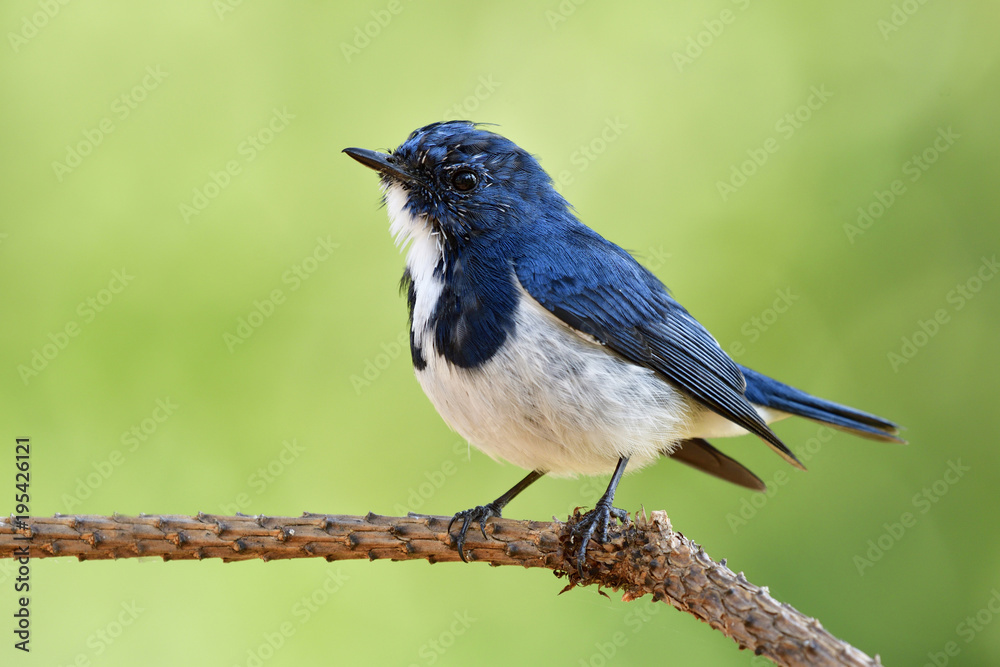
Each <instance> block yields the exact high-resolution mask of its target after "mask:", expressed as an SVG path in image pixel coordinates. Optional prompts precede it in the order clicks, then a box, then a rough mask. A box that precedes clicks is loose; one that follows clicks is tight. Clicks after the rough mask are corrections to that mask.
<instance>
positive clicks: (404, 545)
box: [0, 512, 881, 665]
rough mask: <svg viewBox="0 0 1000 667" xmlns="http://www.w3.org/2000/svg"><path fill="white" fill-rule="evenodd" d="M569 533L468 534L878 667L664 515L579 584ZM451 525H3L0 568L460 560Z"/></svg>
mask: <svg viewBox="0 0 1000 667" xmlns="http://www.w3.org/2000/svg"><path fill="white" fill-rule="evenodd" d="M578 518H579V515H574V516H573V517H571V518H570V521H569V523H562V522H558V521H552V522H540V521H513V520H510V519H493V520H491V521H490V522H489V523H488V524H487V530H488V532H489V533H490V539H483V537H482V535H480V534H479V532H478V530H470V531H469V535H468V542H467V543H466V544H467V549H471V557H470V558H471V559H472V560H477V561H484V562H487V563H490V564H491V565H521V566H523V567H544V568H549V569H551V570H554V571H555V573H556V576H561V577H567V578H568V580H569V585H568V586H567V587H566V589H565V590H568V589H570V588H573V587H574V586H577V585H586V584H597V585H598V586H599V587H604V588H610V589H613V590H622V591H624V595H623V599H624V600H625V601H631V600H635V599H637V598H640V597H642V596H644V595H647V594H650V595H652V596H653V599H654V600H657V601H660V602H668V603H669V604H671V605H673V606H674V607H676V608H677V609H680V610H682V611H686V612H688V613H690V614H693V615H694V616H696V617H697V618H699V619H701V620H702V621H705V622H706V623H708V624H709V625H711V626H712V627H713V628H715V629H716V630H718V631H719V632H722V633H723V634H725V635H726V636H727V637H730V638H731V639H733V641H735V642H736V643H737V644H738V645H739V646H740V648H741V649H749V650H752V651H754V652H755V653H756V654H758V655H763V656H766V657H768V658H770V659H771V660H773V661H774V662H776V663H778V664H779V665H880V664H881V663H880V662H879V660H878V657H876V658H874V659H873V658H870V657H869V656H867V655H865V654H864V653H863V652H861V651H859V650H858V649H856V648H854V647H853V646H851V645H850V644H847V643H845V642H843V641H841V640H839V639H837V638H835V637H834V636H833V635H831V634H830V633H828V632H827V631H826V630H824V629H823V627H822V626H821V625H820V624H819V622H818V621H817V620H815V619H813V618H809V617H808V616H804V615H803V614H801V613H800V612H798V611H797V610H795V609H794V608H792V607H791V606H789V605H787V604H783V603H780V602H778V601H777V600H775V599H774V598H772V597H771V595H770V594H769V593H768V591H767V589H766V588H760V587H758V586H755V585H753V584H751V583H750V582H748V581H747V580H746V578H745V577H744V576H743V573H742V572H741V573H739V574H734V573H733V571H732V570H730V569H729V568H728V567H726V563H725V561H722V563H716V562H714V561H713V560H712V559H711V558H709V557H708V555H707V554H706V553H705V551H704V549H702V548H701V546H699V545H698V544H695V543H694V542H692V541H691V540H689V539H687V538H686V537H684V536H683V535H681V534H680V533H677V532H674V531H673V529H672V528H671V526H670V521H669V519H668V518H667V515H666V513H665V512H653V513H652V515H651V517H650V518H649V519H647V518H646V517H645V515H644V514H643V515H641V516H637V517H636V521H635V522H634V523H631V524H630V525H629V526H628V527H626V528H623V529H622V530H621V531H620V532H617V533H615V534H613V535H612V539H611V540H610V541H609V542H608V543H607V544H603V545H596V544H594V543H592V546H591V548H590V551H589V552H588V559H587V564H586V568H585V572H586V577H585V578H583V579H581V577H580V575H579V574H578V573H577V569H576V562H575V560H568V559H567V558H566V553H568V552H569V553H571V552H572V549H566V546H567V542H568V541H569V539H570V538H569V530H568V529H569V528H570V527H571V526H572V525H573V523H574V522H575V521H576V520H578ZM449 521H450V517H439V516H419V515H410V516H408V517H387V516H378V515H375V514H368V515H367V516H363V517H362V516H333V515H325V514H309V513H307V514H304V515H303V516H301V517H294V518H293V517H265V516H242V515H238V516H216V515H209V514H199V515H198V516H196V517H189V516H153V515H140V516H138V517H129V516H119V515H117V514H115V515H113V516H110V517H106V516H62V515H58V514H57V515H56V516H54V517H51V518H50V517H30V518H27V519H24V520H23V521H22V522H21V523H16V522H15V521H14V518H13V517H11V518H10V519H8V520H6V521H3V520H0V558H17V557H18V555H19V554H22V553H23V551H20V552H19V551H18V549H23V548H24V547H27V549H28V554H29V558H54V557H65V556H75V557H76V558H78V559H79V560H102V559H109V558H115V559H117V558H140V557H150V556H154V557H155V556H158V557H160V558H162V559H163V560H193V559H197V560H201V559H203V558H221V559H222V560H223V561H226V562H231V561H239V560H249V559H255V558H260V559H263V560H265V561H267V560H277V559H285V558H326V559H327V560H329V561H334V560H348V559H359V558H367V559H370V560H376V559H383V558H389V559H392V560H427V561H429V562H431V563H440V562H451V561H457V560H459V557H458V552H457V551H456V550H455V547H454V541H453V539H452V538H451V536H450V535H449V534H448V522H449Z"/></svg>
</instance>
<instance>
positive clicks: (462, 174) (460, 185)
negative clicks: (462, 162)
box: [451, 169, 479, 192]
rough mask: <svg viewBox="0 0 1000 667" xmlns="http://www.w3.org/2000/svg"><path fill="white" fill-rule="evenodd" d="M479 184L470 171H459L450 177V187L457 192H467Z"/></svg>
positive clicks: (474, 174)
mask: <svg viewBox="0 0 1000 667" xmlns="http://www.w3.org/2000/svg"><path fill="white" fill-rule="evenodd" d="M478 184H479V177H478V176H476V172H474V171H472V170H471V169H459V170H458V171H456V172H455V173H454V174H452V175H451V185H452V187H453V188H455V189H456V190H458V191H459V192H468V191H469V190H471V189H472V188H474V187H476V185H478Z"/></svg>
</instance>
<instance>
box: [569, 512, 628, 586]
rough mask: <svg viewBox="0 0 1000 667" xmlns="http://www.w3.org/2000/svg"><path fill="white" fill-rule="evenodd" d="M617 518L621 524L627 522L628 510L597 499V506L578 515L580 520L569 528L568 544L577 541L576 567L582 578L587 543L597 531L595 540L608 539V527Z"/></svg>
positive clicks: (603, 541)
mask: <svg viewBox="0 0 1000 667" xmlns="http://www.w3.org/2000/svg"><path fill="white" fill-rule="evenodd" d="M615 519H618V520H619V521H621V522H622V525H623V526H627V525H628V523H629V520H628V512H626V511H625V510H622V509H618V508H617V507H612V506H611V503H610V502H604V500H603V499H602V500H599V501H598V502H597V506H596V507H595V508H594V509H592V510H590V511H589V512H587V513H586V514H584V515H583V516H582V517H580V520H579V521H578V522H577V523H576V524H574V525H573V528H572V529H571V530H570V544H574V543H577V542H579V546H577V548H576V569H577V571H578V572H579V573H580V577H581V578H584V573H583V565H584V563H585V562H586V561H587V545H589V544H590V540H591V538H592V537H594V533H595V532H596V533H597V541H598V542H600V543H601V544H604V543H605V542H607V541H608V527H609V525H610V524H613V523H614V520H615Z"/></svg>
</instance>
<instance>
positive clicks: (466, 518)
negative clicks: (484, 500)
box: [448, 503, 500, 563]
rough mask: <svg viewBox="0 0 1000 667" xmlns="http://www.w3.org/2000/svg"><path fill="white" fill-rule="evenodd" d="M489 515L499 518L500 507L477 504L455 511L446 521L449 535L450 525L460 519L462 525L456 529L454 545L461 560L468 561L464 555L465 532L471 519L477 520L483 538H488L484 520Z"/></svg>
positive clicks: (467, 530) (490, 504)
mask: <svg viewBox="0 0 1000 667" xmlns="http://www.w3.org/2000/svg"><path fill="white" fill-rule="evenodd" d="M490 517H497V518H500V509H499V508H497V507H496V506H495V505H494V504H493V503H489V504H486V505H479V506H477V507H473V508H472V509H468V510H462V511H461V512H457V513H456V514H455V516H453V517H452V518H451V521H449V522H448V534H449V535H451V527H452V526H453V525H454V524H455V522H456V521H458V520H459V519H461V520H462V527H461V528H459V529H458V535H457V536H456V537H455V546H456V547H457V548H458V555H459V557H460V558H461V559H462V562H464V563H468V562H469V559H467V558H466V557H465V534H466V533H467V532H469V525H471V524H472V522H473V521H478V522H479V530H480V532H482V534H483V538H484V539H489V536H488V535H487V534H486V520H487V519H489V518H490Z"/></svg>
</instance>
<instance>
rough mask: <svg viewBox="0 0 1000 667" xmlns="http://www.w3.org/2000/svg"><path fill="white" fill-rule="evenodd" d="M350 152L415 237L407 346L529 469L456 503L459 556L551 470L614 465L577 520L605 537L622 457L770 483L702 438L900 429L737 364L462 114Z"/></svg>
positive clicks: (448, 410)
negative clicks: (488, 497) (789, 422)
mask: <svg viewBox="0 0 1000 667" xmlns="http://www.w3.org/2000/svg"><path fill="white" fill-rule="evenodd" d="M344 152H345V153H347V154H348V155H350V156H351V157H352V158H354V159H355V160H357V161H358V162H360V163H362V164H364V165H365V166H367V167H370V168H372V169H374V170H376V171H377V172H378V173H379V174H380V175H381V188H382V191H383V194H384V200H385V205H386V208H387V209H388V213H389V220H390V222H391V224H390V231H391V233H392V234H393V235H394V237H395V240H396V244H397V245H398V246H400V247H401V248H405V249H406V271H405V272H404V274H403V280H402V287H403V289H405V290H406V291H407V305H408V307H409V319H410V350H411V354H412V358H413V368H414V370H415V372H416V376H417V379H418V381H419V382H420V385H421V387H423V390H424V392H426V394H427V396H428V397H429V398H430V400H431V402H432V403H433V404H434V406H435V407H436V408H437V410H438V412H439V413H440V414H441V416H442V417H443V418H444V420H445V421H446V422H447V423H448V424H449V425H450V426H451V427H452V428H453V429H455V430H456V431H458V433H459V434H461V435H462V436H463V437H464V438H466V439H467V440H468V441H469V442H470V443H472V444H473V445H475V446H476V447H478V448H479V449H481V450H482V451H484V452H486V453H487V454H489V455H490V456H492V457H494V458H499V459H504V460H506V461H509V462H511V463H513V464H515V465H517V466H520V467H522V468H525V469H528V470H531V473H530V474H529V475H528V476H527V477H525V478H524V479H523V480H522V481H521V482H519V483H518V484H517V485H516V486H514V487H513V488H512V489H510V490H509V491H508V492H507V493H505V494H503V495H502V496H500V497H499V498H497V499H496V500H494V501H493V502H490V503H487V504H486V505H480V506H478V507H474V508H472V509H469V510H465V511H462V512H458V513H457V514H456V515H455V517H454V519H453V521H452V523H454V522H455V521H457V520H461V528H460V530H459V532H458V534H457V536H456V538H455V542H456V546H457V548H458V550H459V554H460V555H461V557H462V559H463V560H465V559H466V554H465V549H464V545H465V537H466V533H467V531H468V529H469V526H470V524H471V523H472V522H474V521H475V522H478V523H479V526H480V530H482V531H483V535H484V536H485V535H486V532H485V525H486V521H487V519H489V518H490V517H499V516H500V515H501V512H502V510H503V508H504V507H505V506H506V505H507V503H509V502H510V501H511V500H512V499H513V498H514V496H516V495H517V494H518V493H520V492H521V491H523V490H524V489H525V488H527V487H528V486H529V485H530V484H532V483H533V482H535V481H536V480H538V479H539V478H540V477H542V476H543V475H545V474H552V475H577V474H585V475H599V474H607V473H612V478H611V482H610V484H609V485H608V489H607V491H606V492H605V493H604V495H603V496H601V498H600V500H598V502H597V504H596V506H595V507H594V509H593V510H591V511H590V512H587V513H586V514H585V515H584V516H583V517H582V518H581V520H580V521H579V522H578V523H577V524H576V526H575V528H574V531H575V532H574V534H573V544H574V549H575V555H576V559H577V564H578V567H579V569H580V571H581V574H582V572H583V566H584V563H585V557H586V549H587V544H588V543H589V541H590V539H591V538H592V537H594V535H595V534H596V536H597V538H598V539H599V540H601V541H602V542H603V541H606V540H607V532H608V528H609V525H613V523H614V520H615V519H618V520H621V521H622V522H623V523H624V522H627V521H628V515H627V513H626V512H624V511H622V510H620V509H617V508H615V507H614V506H613V501H614V496H615V489H616V488H617V486H618V483H619V480H620V479H621V476H622V474H623V473H624V472H625V467H626V465H627V466H628V467H629V470H630V471H631V470H637V469H639V468H641V467H643V466H646V465H649V464H650V463H653V462H654V461H656V460H657V459H658V458H659V457H661V456H670V457H671V458H674V459H677V460H679V461H682V462H684V463H687V464H689V465H691V466H694V467H695V468H698V469H701V470H703V471H705V472H707V473H709V474H712V475H716V476H718V477H720V478H722V479H725V480H728V481H730V482H733V483H736V484H739V485H741V486H745V487H748V488H751V489H756V490H762V489H764V484H763V482H761V480H760V479H759V478H758V477H757V476H756V475H754V474H753V473H752V472H750V471H749V470H747V469H746V468H745V467H744V466H742V465H741V464H740V463H738V462H736V461H735V460H733V459H732V458H730V457H728V456H726V455H725V454H723V453H722V452H720V451H718V450H717V449H715V448H714V447H712V445H710V444H709V443H708V441H707V438H721V437H728V436H735V435H742V434H745V433H753V434H754V435H756V436H758V437H759V438H761V439H762V440H763V441H764V442H766V443H767V444H768V445H769V446H770V447H771V448H772V449H774V451H775V452H777V453H778V454H779V455H781V456H782V458H784V459H785V460H786V461H788V462H789V463H790V464H792V465H794V466H796V467H799V468H802V467H803V466H802V464H801V463H800V462H799V461H798V459H796V458H795V455H794V454H793V453H792V452H791V451H790V450H789V449H788V448H787V447H786V446H785V445H784V443H782V441H781V440H780V439H779V438H778V436H777V435H775V434H774V432H773V431H772V430H771V428H770V427H769V426H768V424H769V423H770V422H773V421H776V420H778V419H782V418H784V417H787V416H789V415H798V416H801V417H806V418H808V419H812V420H814V421H817V422H820V423H823V424H827V425H829V426H832V427H834V428H838V429H842V430H845V431H849V432H851V433H854V434H856V435H860V436H862V437H866V438H871V439H873V440H882V441H893V442H903V441H902V440H901V439H900V438H899V437H897V434H898V432H899V429H898V427H897V426H896V425H895V424H893V423H892V422H889V421H887V420H885V419H882V418H880V417H877V416H875V415H871V414H868V413H865V412H861V411H859V410H855V409H853V408H849V407H846V406H843V405H838V404H836V403H831V402H829V401H825V400H823V399H820V398H816V397H814V396H811V395H809V394H807V393H805V392H803V391H800V390H798V389H795V388H793V387H790V386H788V385H786V384H782V383H781V382H778V381H777V380H773V379H771V378H769V377H767V376H765V375H762V374H760V373H757V372H756V371H752V370H750V369H749V368H745V367H743V366H741V365H739V364H737V363H735V362H734V361H733V360H732V359H731V358H730V357H729V356H728V355H727V354H726V353H725V352H724V351H723V350H722V348H721V347H720V346H719V344H718V342H717V341H716V340H715V338H713V337H712V335H711V334H709V333H708V331H706V330H705V328H704V327H702V325H701V324H699V323H698V321H697V320H695V319H694V318H693V317H692V316H691V315H690V314H689V313H688V311H687V310H685V309H684V307H683V306H681V305H680V304H679V303H678V302H677V301H675V300H674V298H673V297H672V296H671V295H670V292H669V291H668V290H667V288H666V287H665V286H664V285H663V283H662V282H660V280H659V279H658V278H657V277H656V276H654V275H653V274H652V273H651V272H650V271H648V270H647V269H646V268H644V267H643V266H642V265H640V264H639V263H638V262H637V261H636V260H635V259H634V258H633V257H632V256H631V255H629V254H628V253H627V252H626V251H625V250H623V249H622V248H620V247H618V246H617V245H615V244H614V243H611V242H610V241H607V240H606V239H604V238H603V237H602V236H600V235H599V234H598V233H597V232H595V231H593V230H592V229H590V228H589V227H587V226H585V225H584V224H582V223H581V222H580V221H579V220H577V218H576V217H575V216H574V214H573V210H572V208H571V206H570V205H569V203H568V202H567V201H566V200H565V199H563V198H562V196H560V195H559V193H558V192H556V190H555V188H554V187H553V184H552V179H551V178H549V176H548V174H546V173H545V171H544V170H543V169H542V168H541V167H540V166H539V164H538V162H537V161H536V160H535V158H534V157H532V156H531V155H530V154H529V153H527V152H526V151H524V150H523V149H521V148H520V147H518V146H517V145H516V144H514V143H513V142H511V141H510V140H508V139H506V138H504V137H502V136H500V135H498V134H495V133H492V132H489V131H486V130H484V129H482V128H481V127H479V126H477V125H476V124H474V123H472V122H469V121H450V122H443V123H433V124H431V125H428V126H426V127H422V128H420V129H419V130H416V131H415V132H413V133H412V134H410V136H409V137H408V138H407V139H406V141H404V142H403V144H402V145H400V146H399V147H398V148H396V149H395V150H393V151H391V152H389V153H380V152H376V151H370V150H365V149H360V148H346V149H344ZM449 530H450V527H449Z"/></svg>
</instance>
